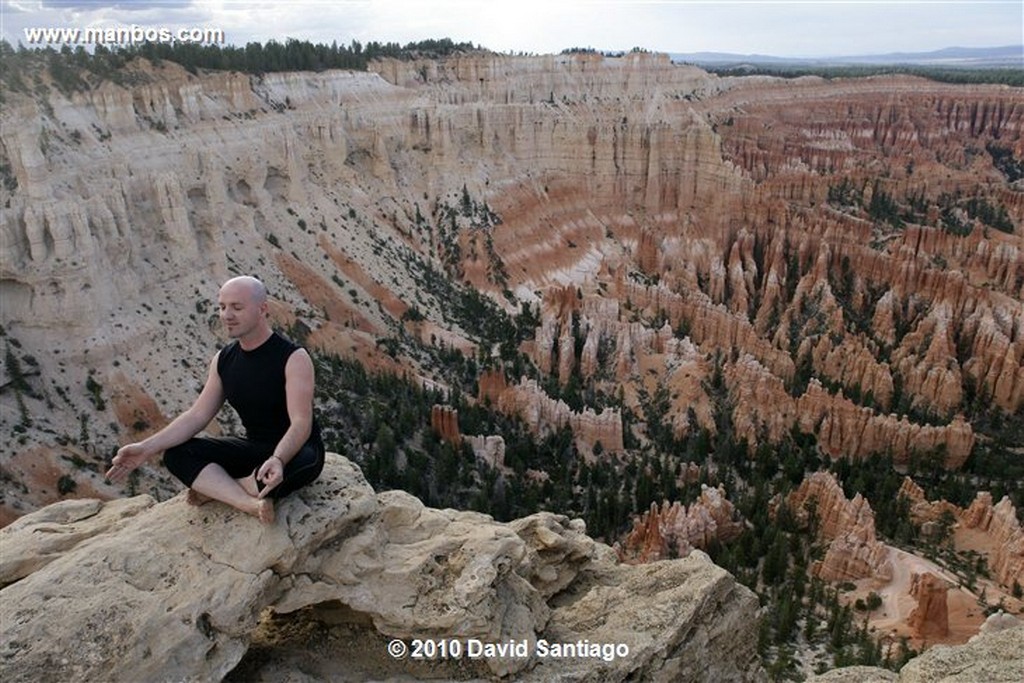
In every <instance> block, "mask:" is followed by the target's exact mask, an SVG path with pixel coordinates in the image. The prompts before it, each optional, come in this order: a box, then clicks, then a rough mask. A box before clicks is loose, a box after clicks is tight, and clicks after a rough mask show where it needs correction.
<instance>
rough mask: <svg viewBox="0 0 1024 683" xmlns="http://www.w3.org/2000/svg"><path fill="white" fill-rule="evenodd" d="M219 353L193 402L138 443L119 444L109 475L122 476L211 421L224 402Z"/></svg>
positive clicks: (179, 442)
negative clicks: (219, 372) (218, 371)
mask: <svg viewBox="0 0 1024 683" xmlns="http://www.w3.org/2000/svg"><path fill="white" fill-rule="evenodd" d="M219 355H220V354H219V353H218V354H215V355H214V357H213V360H212V361H210V369H209V372H208V373H207V377H206V385H205V386H204V387H203V390H202V392H200V394H199V397H198V398H196V400H195V403H193V404H192V406H191V407H190V408H189V409H188V410H186V411H185V412H184V413H182V414H181V415H179V416H178V417H176V418H174V420H173V421H172V422H171V423H170V424H169V425H167V426H166V427H164V428H163V429H161V430H160V431H159V432H157V433H156V434H153V435H152V436H150V437H148V438H146V439H143V440H142V441H139V442H137V443H130V444H128V445H126V446H122V447H121V448H120V449H119V450H118V451H117V455H115V456H114V458H113V460H112V461H111V467H110V469H109V470H107V474H106V476H107V478H108V479H111V480H113V481H118V480H120V479H124V478H125V477H127V476H128V474H129V473H130V472H131V471H132V470H134V469H135V468H137V467H138V466H139V465H141V464H143V463H144V462H146V461H147V460H149V459H150V458H151V457H153V456H154V455H156V454H157V453H162V452H163V451H166V450H167V449H168V448H172V447H174V446H177V445H178V444H182V443H184V442H186V441H188V440H189V439H191V438H192V437H193V436H195V435H196V434H198V433H199V432H200V431H202V430H203V428H204V427H206V425H208V424H210V421H211V420H212V419H213V418H214V416H216V415H217V411H219V410H220V408H221V406H222V405H224V387H223V386H222V385H221V382H220V375H219V374H218V373H217V358H218V357H219Z"/></svg>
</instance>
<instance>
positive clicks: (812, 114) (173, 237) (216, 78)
mask: <svg viewBox="0 0 1024 683" xmlns="http://www.w3.org/2000/svg"><path fill="white" fill-rule="evenodd" d="M124 69H125V74H124V75H125V77H124V78H120V79H118V82H116V83H115V82H111V81H107V82H102V83H97V84H94V85H91V86H82V87H81V88H79V89H78V90H75V91H73V92H72V91H65V90H62V89H61V88H59V87H57V86H56V84H55V83H54V81H53V79H52V78H51V77H50V76H49V75H48V74H46V73H43V74H40V75H39V76H38V78H39V83H38V86H37V87H34V88H33V90H32V91H31V92H29V91H20V90H16V89H15V90H11V92H10V93H5V106H4V108H3V111H2V112H0V156H2V161H3V164H2V168H3V176H4V177H3V178H2V180H3V182H0V206H3V209H2V211H0V233H2V235H3V239H2V240H0V245H2V246H0V252H2V253H0V263H2V264H3V265H2V269H0V295H2V297H3V301H4V306H3V318H4V319H3V332H4V336H5V339H6V340H7V342H5V343H7V344H8V345H9V347H10V349H11V353H10V354H6V356H5V359H4V363H3V365H4V369H3V377H5V378H8V379H7V380H4V382H5V385H4V389H3V391H0V407H2V410H0V429H2V430H3V431H4V432H5V433H7V434H15V435H16V441H15V443H14V446H13V448H12V450H11V452H10V453H9V454H8V453H5V455H4V456H3V462H2V464H3V467H4V472H5V474H6V473H10V476H11V478H13V479H15V480H19V479H20V477H21V476H22V475H21V474H19V473H18V472H20V470H17V471H16V469H17V468H13V467H12V466H11V464H10V463H11V461H12V460H14V459H16V458H19V457H24V456H25V455H26V454H28V453H35V452H37V451H36V449H38V448H42V449H43V451H44V452H46V453H50V454H51V455H49V456H47V461H46V462H45V463H43V464H41V465H40V468H39V469H37V470H36V472H35V474H34V476H43V473H44V472H45V473H46V474H45V477H46V478H47V480H48V483H47V484H46V485H45V486H33V487H26V488H29V489H30V490H29V492H27V493H26V492H24V491H23V490H22V489H21V488H20V487H13V488H12V490H11V492H10V494H9V495H5V497H4V500H3V503H2V504H3V506H4V508H5V511H4V513H3V518H4V519H13V518H15V517H17V516H18V515H19V514H22V513H23V512H25V511H28V510H31V509H34V508H35V507H38V506H40V505H43V504H46V503H49V502H53V501H54V500H58V499H60V497H61V495H62V494H61V493H60V490H61V489H62V488H63V489H64V490H66V489H67V487H68V484H67V480H64V481H65V484H64V485H63V486H58V482H59V481H61V478H62V477H69V478H70V479H71V480H73V481H74V483H75V485H76V486H79V487H81V488H80V490H81V491H83V492H84V491H86V489H89V488H93V489H96V490H98V491H101V492H105V493H110V491H109V490H106V489H104V487H103V484H102V482H100V481H99V480H98V478H97V477H96V476H95V475H94V473H90V471H91V470H96V469H99V468H100V461H101V460H102V459H103V457H104V454H105V453H106V451H107V446H108V445H111V444H114V443H118V442H123V441H124V440H125V439H126V438H127V437H126V435H127V434H138V433H143V432H145V431H146V430H151V429H152V428H154V427H155V425H156V424H158V423H159V422H160V421H161V420H164V419H166V416H170V415H174V414H177V413H178V412H179V411H180V410H181V409H182V408H183V407H184V406H185V405H187V404H188V403H189V401H190V400H191V398H192V397H193V396H194V395H195V391H196V388H197V386H198V385H200V384H201V383H202V380H203V368H204V364H203V363H202V362H195V361H196V359H201V358H204V357H206V356H207V355H208V352H209V350H210V349H211V348H214V347H215V346H216V344H217V338H216V330H217V325H216V318H215V315H214V311H213V308H212V306H211V304H210V300H211V298H212V297H213V295H214V293H215V291H216V287H217V284H218V283H219V282H221V281H223V280H224V279H226V278H227V277H228V276H229V275H232V274H238V273H258V274H260V276H261V277H262V278H263V279H264V280H265V281H266V282H267V284H268V285H269V287H270V290H271V293H272V295H273V297H274V311H275V312H276V313H275V315H276V316H277V317H279V318H280V320H279V321H278V322H280V323H282V324H283V325H284V326H285V327H287V328H288V329H290V330H296V331H299V332H301V333H302V335H301V336H303V337H304V338H305V340H306V343H307V344H308V346H309V347H310V348H311V350H312V351H313V352H315V353H316V354H322V355H324V356H341V357H346V358H353V359H357V360H359V361H360V362H362V363H364V364H365V365H367V366H369V367H371V368H374V369H385V370H387V371H389V372H394V373H396V374H404V375H405V376H407V377H410V378H416V379H418V380H421V381H422V382H423V383H424V384H430V385H444V384H447V383H448V382H449V381H450V379H446V377H445V373H444V372H443V371H441V370H439V369H438V368H436V367H431V361H430V360H429V359H431V358H436V355H431V354H430V353H427V354H424V353H421V352H420V351H421V349H418V348H413V347H414V346H415V345H416V344H421V345H425V346H433V347H434V348H433V349H431V351H432V352H436V351H438V350H443V351H444V352H446V353H448V352H452V351H453V350H459V351H460V352H462V353H463V354H464V355H465V356H473V357H475V356H477V355H484V356H487V355H488V354H489V355H490V358H489V359H488V360H489V363H488V364H487V367H492V365H493V364H492V363H491V362H490V361H494V360H495V358H494V357H495V356H496V355H498V354H497V352H496V347H497V346H499V345H500V342H501V340H497V339H487V340H485V339H483V338H481V335H480V334H478V333H477V332H475V331H473V329H472V328H473V327H474V326H473V325H472V324H470V323H472V321H467V320H466V319H465V317H463V318H460V319H458V320H457V319H456V317H458V316H455V317H453V310H452V309H453V306H452V304H453V301H452V293H453V292H455V291H461V290H457V289H454V288H461V287H467V286H472V287H475V288H476V289H477V290H479V291H480V292H482V293H484V294H485V295H487V296H489V297H490V298H491V300H492V301H493V302H495V303H497V304H498V305H500V306H502V307H504V308H505V310H506V311H507V312H509V313H510V314H512V315H515V314H517V313H519V312H520V311H521V310H522V308H523V307H527V308H530V309H531V310H533V312H534V313H535V314H536V316H537V325H536V328H535V329H534V330H533V331H532V338H529V337H530V335H528V334H527V335H523V336H524V340H523V343H522V345H521V347H520V348H519V349H511V350H508V349H506V352H505V353H504V354H503V357H504V358H505V360H506V361H508V360H509V358H511V357H512V356H514V355H515V353H516V352H517V351H521V352H523V353H525V354H526V356H527V357H528V358H529V359H531V361H532V362H533V363H534V365H535V366H536V371H537V373H539V374H540V375H541V376H542V380H543V381H539V382H537V383H531V382H532V381H533V379H536V378H535V377H534V375H532V374H530V373H525V374H526V376H527V377H531V380H530V381H527V382H523V381H520V380H518V379H515V380H513V382H512V383H511V384H509V385H508V386H503V387H502V388H501V389H500V390H498V389H497V387H496V386H491V388H488V389H487V390H486V391H481V394H482V395H486V396H489V397H490V398H491V400H492V402H493V404H494V405H495V406H496V407H498V408H499V409H501V410H503V411H505V412H507V413H508V414H510V415H516V416H518V417H519V418H520V419H522V420H524V421H526V422H527V423H529V426H530V428H531V429H533V430H535V431H536V432H537V433H544V432H545V431H546V430H551V429H559V428H561V427H565V426H568V427H569V428H570V429H572V430H573V433H574V436H575V439H576V445H577V448H578V450H579V451H580V452H581V453H582V454H584V455H588V454H590V453H592V452H593V450H594V447H595V446H596V445H597V443H598V442H600V443H601V445H602V446H603V449H604V450H605V451H606V452H621V451H622V450H623V449H624V446H625V443H626V442H627V441H628V440H629V439H628V438H627V435H625V434H624V433H623V431H624V427H623V411H625V410H629V411H632V412H633V413H635V414H636V415H645V410H646V408H647V405H645V402H646V403H648V404H649V400H648V399H649V397H652V396H655V395H658V392H664V393H667V395H668V396H669V401H668V409H667V411H666V415H665V416H664V420H665V421H666V422H667V423H670V425H671V428H672V429H673V431H674V432H675V434H676V435H677V436H679V437H683V436H685V435H687V434H692V433H693V431H694V430H697V429H702V430H707V431H713V430H714V429H715V421H716V415H715V413H716V411H719V410H724V409H725V408H723V407H722V404H724V403H728V404H729V406H730V408H731V415H729V416H728V420H729V421H730V422H732V423H733V424H732V425H731V426H732V427H733V428H734V432H735V433H736V434H737V435H738V436H739V437H740V438H745V439H746V441H747V443H748V445H751V447H753V445H754V444H757V443H764V442H768V443H777V442H779V441H781V440H783V439H786V438H789V435H791V434H792V433H793V431H794V430H796V431H798V432H803V433H805V434H813V435H814V436H815V437H816V438H817V441H818V443H819V444H820V445H821V447H822V449H823V450H824V451H825V452H826V453H828V454H829V455H830V456H831V457H845V458H853V459H857V458H863V457H866V456H869V455H872V454H876V453H877V454H885V453H892V454H893V457H894V459H895V460H896V461H897V462H899V463H906V462H909V460H910V459H911V458H914V457H916V456H918V455H924V454H928V453H933V452H935V451H936V450H944V451H945V458H946V460H945V465H946V466H947V467H950V468H956V467H959V466H961V465H962V464H963V463H964V462H965V461H966V459H967V457H968V456H969V455H970V453H971V452H972V450H973V448H974V445H975V442H976V439H975V426H976V423H977V416H978V415H980V414H982V413H983V412H984V411H985V410H988V409H989V408H991V409H993V410H999V411H1002V412H1003V413H1004V414H1005V415H1006V416H1007V419H1008V420H1018V419H1019V418H1018V417H1016V416H1018V415H1019V413H1020V410H1021V408H1022V407H1024V335H1022V334H1021V330H1022V329H1024V303H1022V300H1024V241H1022V240H1024V228H1022V223H1024V192H1022V191H1021V187H1020V181H1019V179H1018V178H1017V176H1016V174H1017V172H1018V171H1017V169H1019V168H1020V166H1019V165H1020V163H1021V159H1022V158H1024V106H1022V105H1021V102H1020V93H1019V91H1018V90H1019V89H1015V88H1010V87H1005V86H998V85H955V84H947V83H938V82H932V81H928V80H925V79H921V78H913V77H908V76H891V77H874V78H850V79H833V80H824V79H819V78H801V79H775V78H764V77H757V78H719V77H716V76H713V75H711V74H708V73H706V72H704V71H702V70H700V69H697V68H695V67H690V66H683V65H677V64H673V63H672V62H671V60H670V59H669V58H668V57H667V56H665V55H654V54H629V55H625V56H623V57H620V58H612V57H602V56H600V55H558V56H542V57H512V56H505V55H495V54H487V53H474V54H465V55H457V56H451V57H448V58H444V59H437V60H411V61H396V60H383V61H380V62H375V63H373V64H371V65H370V71H369V72H368V73H362V72H360V73H354V72H345V71H327V72H323V73H271V74H261V75H252V76H248V75H243V74H238V73H231V74H224V73H204V72H200V73H197V74H193V73H190V72H188V71H187V70H185V69H184V68H181V67H180V66H178V65H176V64H173V63H169V62H163V63H158V64H153V63H150V62H148V61H145V60H137V61H135V62H132V63H130V64H128V65H126V66H125V67H124ZM8 94H9V95H10V96H9V97H7V95H8ZM439 278H447V279H448V280H450V282H449V283H448V284H449V285H450V286H447V287H440V286H438V284H437V281H438V279H439ZM285 311H289V312H290V314H289V315H285V314H284V312H285ZM417 314H418V315H417ZM520 332H522V330H520ZM410 333H411V334H410ZM485 341H486V342H487V343H486V344H484V343H483V342H485ZM503 370H504V372H509V373H510V374H509V376H510V377H514V378H518V377H521V376H523V375H524V373H523V372H521V371H520V369H518V368H509V367H507V366H506V367H505V368H503ZM719 370H720V371H721V373H722V376H724V377H725V378H726V388H727V391H728V397H720V396H712V393H713V392H714V391H715V390H716V389H714V388H712V382H711V381H709V380H712V379H715V378H717V377H718V376H719V374H718V373H719ZM549 377H550V378H551V379H553V380H555V382H556V383H557V385H558V387H559V390H560V391H570V390H572V389H573V388H575V387H578V386H579V385H580V384H581V383H583V382H584V380H585V382H586V383H589V384H590V385H591V386H590V387H588V388H592V389H593V390H594V391H595V392H597V391H600V392H602V394H603V395H604V396H605V397H612V398H613V399H614V402H612V401H607V402H604V403H602V404H601V405H600V407H599V408H595V407H594V406H591V405H586V404H584V405H577V404H575V403H574V404H573V406H572V408H570V407H569V405H568V404H566V403H565V402H564V401H562V398H564V397H563V396H554V395H549V393H548V392H552V393H553V389H552V386H553V385H552V384H550V383H548V382H547V379H548V378H549ZM469 381H470V382H472V380H471V379H470V380H469ZM479 381H480V386H481V389H483V388H484V386H485V385H488V383H490V384H491V385H493V381H494V378H493V377H491V378H485V377H479ZM127 387H134V388H139V387H144V389H138V396H137V397H138V399H139V401H138V405H146V406H149V407H148V408H147V409H146V410H145V411H144V414H139V415H135V414H133V413H132V411H125V410H119V409H118V405H117V402H116V401H115V400H112V397H114V396H120V395H123V393H124V391H125V389H126V388H127ZM752 387H756V391H754V390H752ZM464 388H465V387H463V389H464ZM620 403H621V405H620ZM122 405H123V402H122ZM1018 424H1019V423H1018ZM634 426H635V425H634ZM629 436H632V435H629ZM637 438H641V439H642V438H643V435H642V434H640V435H638V437H637ZM61 453H63V454H64V455H65V457H63V458H62V457H61V456H60V455H59V454H61ZM80 453H81V454H84V455H80ZM75 457H78V458H79V459H80V460H81V461H82V462H84V463H85V464H86V465H87V466H86V467H82V466H78V468H77V469H76V466H74V465H71V464H69V463H70V462H72V461H74V462H78V461H77V460H75ZM139 486H140V487H141V490H154V491H162V492H165V493H166V492H167V491H168V486H167V483H166V482H165V481H162V480H161V479H160V478H159V477H156V476H153V475H147V476H146V477H145V478H144V479H143V480H142V481H140V482H139Z"/></svg>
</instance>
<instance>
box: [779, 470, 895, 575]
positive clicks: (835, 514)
mask: <svg viewBox="0 0 1024 683" xmlns="http://www.w3.org/2000/svg"><path fill="white" fill-rule="evenodd" d="M786 505H788V506H789V508H790V509H791V510H792V511H793V512H794V513H795V514H796V515H797V519H798V520H800V521H802V522H804V523H808V522H810V519H811V517H812V515H811V513H810V511H811V510H812V509H813V511H814V512H813V518H814V519H815V520H816V521H815V524H816V525H817V535H818V537H819V538H820V539H822V540H825V541H828V542H829V545H828V549H827V550H826V551H825V557H824V558H823V559H822V560H820V561H817V562H815V563H814V564H813V565H812V568H811V570H812V571H813V572H814V574H815V575H817V576H819V577H821V578H822V579H824V580H826V581H855V580H857V579H864V578H869V577H873V578H877V579H879V580H882V581H888V580H890V579H891V578H892V572H893V569H892V564H891V563H890V562H889V559H888V554H889V553H888V550H887V549H886V547H885V544H883V543H882V542H880V541H879V540H878V539H877V538H876V537H875V514H874V512H873V511H872V510H871V506H870V505H869V504H868V502H867V500H866V499H865V498H864V497H863V496H861V495H860V494H859V493H858V494H857V495H855V496H854V497H853V499H852V500H850V499H848V498H846V496H845V494H844V493H843V489H842V488H841V487H840V486H839V483H838V482H837V481H836V479H835V477H834V476H833V475H832V474H831V473H830V472H815V473H814V474H812V475H810V476H809V477H807V478H806V479H804V481H803V482H801V484H800V486H799V487H798V488H797V490H796V491H793V493H791V494H790V495H789V497H788V498H787V499H786Z"/></svg>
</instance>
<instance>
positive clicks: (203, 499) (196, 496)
mask: <svg viewBox="0 0 1024 683" xmlns="http://www.w3.org/2000/svg"><path fill="white" fill-rule="evenodd" d="M211 500H213V499H212V498H210V497H209V496H204V495H203V494H201V493H199V491H196V490H195V489H188V492H187V493H186V494H185V502H186V503H188V504H189V505H193V506H195V507H199V506H200V505H202V504H204V503H209V502H210V501H211Z"/></svg>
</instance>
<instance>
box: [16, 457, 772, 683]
mask: <svg viewBox="0 0 1024 683" xmlns="http://www.w3.org/2000/svg"><path fill="white" fill-rule="evenodd" d="M277 513H278V519H277V521H276V523H275V524H273V525H271V526H261V525H260V524H259V523H258V522H257V521H255V520H254V519H252V518H250V517H247V516H245V515H241V514H240V513H235V512H233V511H231V510H230V508H227V507H225V506H222V505H220V504H219V503H208V504H207V505H205V506H202V507H192V506H189V505H187V504H186V503H185V501H184V496H183V495H181V496H177V497H175V498H173V499H171V500H168V501H165V502H163V503H159V504H154V501H153V500H152V499H151V498H150V497H148V496H139V497H136V498H130V499H125V500H117V501H112V502H107V503H102V502H100V501H95V500H80V501H67V502H63V503H59V504H56V505H54V506H50V507H47V508H43V509H42V510H40V511H38V512H35V513H33V514H30V515H27V516H24V517H22V518H21V519H20V520H18V521H17V522H16V523H14V524H12V525H10V526H8V527H6V528H5V529H3V530H2V531H0V544H2V550H3V553H2V556H3V566H2V575H0V583H2V584H3V586H4V587H3V588H2V590H0V617H2V620H3V624H4V629H3V634H2V636H0V651H2V657H0V673H2V675H3V679H4V680H5V681H36V680H41V679H52V678H60V679H62V680H70V681H85V680H220V679H222V678H223V677H224V676H225V675H227V674H228V673H229V672H230V671H231V670H232V669H233V668H234V667H235V666H236V665H237V664H238V663H239V661H240V660H241V659H242V657H243V656H244V654H245V652H246V649H247V647H248V645H249V642H250V639H251V637H252V634H253V631H254V629H255V628H256V625H257V622H258V621H259V620H260V614H261V612H263V611H264V610H265V609H267V608H270V609H272V610H273V611H274V612H276V613H278V614H288V613H294V612H297V611H299V610H303V609H304V608H307V607H310V606H321V607H324V608H328V611H329V610H331V609H333V610H335V611H337V610H338V609H339V607H343V608H344V609H346V610H348V614H349V616H350V619H351V620H352V623H360V624H364V625H365V626H364V629H365V643H366V644H365V645H360V644H359V640H358V638H357V639H356V641H355V643H356V644H355V648H357V649H362V648H365V647H368V646H370V645H371V644H372V645H375V646H379V647H381V648H383V647H384V643H383V641H382V640H381V639H380V638H377V637H376V634H384V635H386V636H389V637H391V638H400V639H405V640H407V641H408V640H411V639H415V638H419V639H426V638H434V639H442V638H443V639H459V640H460V641H461V642H464V643H468V642H469V640H470V639H476V640H478V641H481V642H484V643H490V644H496V643H509V642H512V643H516V644H519V643H522V644H523V648H524V651H525V653H526V654H524V655H522V656H519V655H515V656H486V657H485V656H481V657H478V658H476V659H475V660H473V661H470V660H469V659H467V660H466V661H465V662H456V663H453V666H455V667H463V666H480V667H483V669H482V671H481V674H486V673H487V672H489V673H490V675H497V676H500V675H505V674H509V673H515V674H516V679H517V680H527V681H551V680H565V681H569V680H595V679H600V680H636V679H643V680H666V681H667V680H684V681H717V680H736V681H760V680H765V676H764V673H763V671H762V670H761V669H760V666H759V664H758V662H757V657H756V650H755V646H754V644H755V643H756V630H757V627H756V611H757V599H756V597H755V596H754V595H753V593H751V592H750V591H749V590H747V589H746V588H744V587H743V586H740V585H738V584H736V583H735V581H734V580H733V579H732V577H731V576H729V575H728V574H727V573H726V572H724V571H723V570H721V569H719V568H718V567H715V566H714V565H713V564H712V563H711V562H710V560H708V558H707V556H706V555H704V554H702V553H699V552H698V553H694V554H693V555H691V556H690V557H689V558H686V559H680V560H674V561H666V562H657V563H653V564H649V565H645V566H643V567H631V566H626V565H621V564H618V562H617V561H616V560H615V557H614V553H613V551H612V550H611V548H609V547H607V546H604V545H602V544H599V543H596V542H594V541H593V540H591V539H590V538H588V537H587V536H586V535H585V534H584V533H583V529H582V528H581V527H582V525H581V523H580V522H577V521H570V520H568V519H567V518H565V517H561V516H558V515H554V514H550V513H540V514H537V515H534V516H531V517H527V518H525V519H521V520H517V521H515V522H512V523H510V524H498V523H496V522H494V521H493V520H492V519H491V518H490V517H487V516H485V515H480V514H477V513H470V512H456V511H453V510H445V511H440V510H433V509H429V508H425V507H424V506H423V505H422V504H421V503H420V502H419V501H418V500H416V499H415V498H413V497H411V496H409V495H407V494H405V493H402V492H398V491H391V492H387V493H382V494H374V492H373V490H372V489H371V488H370V487H369V486H368V485H367V483H366V481H365V480H364V479H363V478H362V475H361V473H360V472H359V470H358V469H357V468H355V467H354V466H353V465H352V464H351V463H349V462H348V461H347V460H345V459H344V458H341V457H339V456H335V455H333V454H329V455H328V459H327V465H326V467H325V469H324V473H323V475H321V478H320V479H319V480H318V481H317V482H316V483H314V484H313V485H311V486H309V487H307V488H306V489H303V490H301V491H300V492H298V493H296V494H294V495H292V496H290V497H288V498H286V499H285V500H283V501H281V502H279V504H278V507H277ZM154 558H159V560H155V559H154ZM356 617H358V618H356ZM579 641H588V642H590V643H601V644H605V643H609V644H616V643H618V644H621V645H622V646H624V647H625V648H627V649H628V655H621V656H617V657H616V656H612V657H600V656H598V657H594V656H587V657H572V658H553V657H551V656H542V654H540V653H541V651H540V650H539V649H538V648H539V647H540V643H542V642H547V643H577V642H579ZM548 651H550V648H549V650H548ZM620 652H621V648H620ZM335 656H336V657H337V664H336V666H335V668H336V670H343V671H347V672H349V673H347V674H343V675H342V678H341V679H338V678H336V677H335V678H334V680H350V679H349V678H346V677H345V676H348V675H349V674H352V671H353V670H352V668H351V666H350V664H349V660H350V659H352V660H355V661H357V662H358V661H360V652H359V651H355V652H349V653H346V652H337V653H336V655H335ZM380 657H381V659H383V660H387V659H388V656H387V654H386V652H384V651H382V652H381V653H380ZM310 664H311V663H310ZM271 665H272V664H271ZM409 666H410V667H414V664H409ZM338 667H340V669H339V668H338ZM304 670H305V669H304ZM392 670H394V669H392ZM461 670H462V671H465V669H461ZM416 671H417V670H416V669H415V668H409V669H404V670H403V669H402V668H401V667H399V668H398V669H397V670H395V675H396V676H402V675H403V674H404V675H406V676H408V675H414V674H415V672H416ZM455 672H456V669H452V671H451V673H452V674H454V673H455ZM434 674H435V675H436V674H437V669H436V668H435V669H434ZM354 675H355V676H357V677H358V675H359V674H358V670H356V672H355V674H354ZM352 680H354V679H352Z"/></svg>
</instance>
